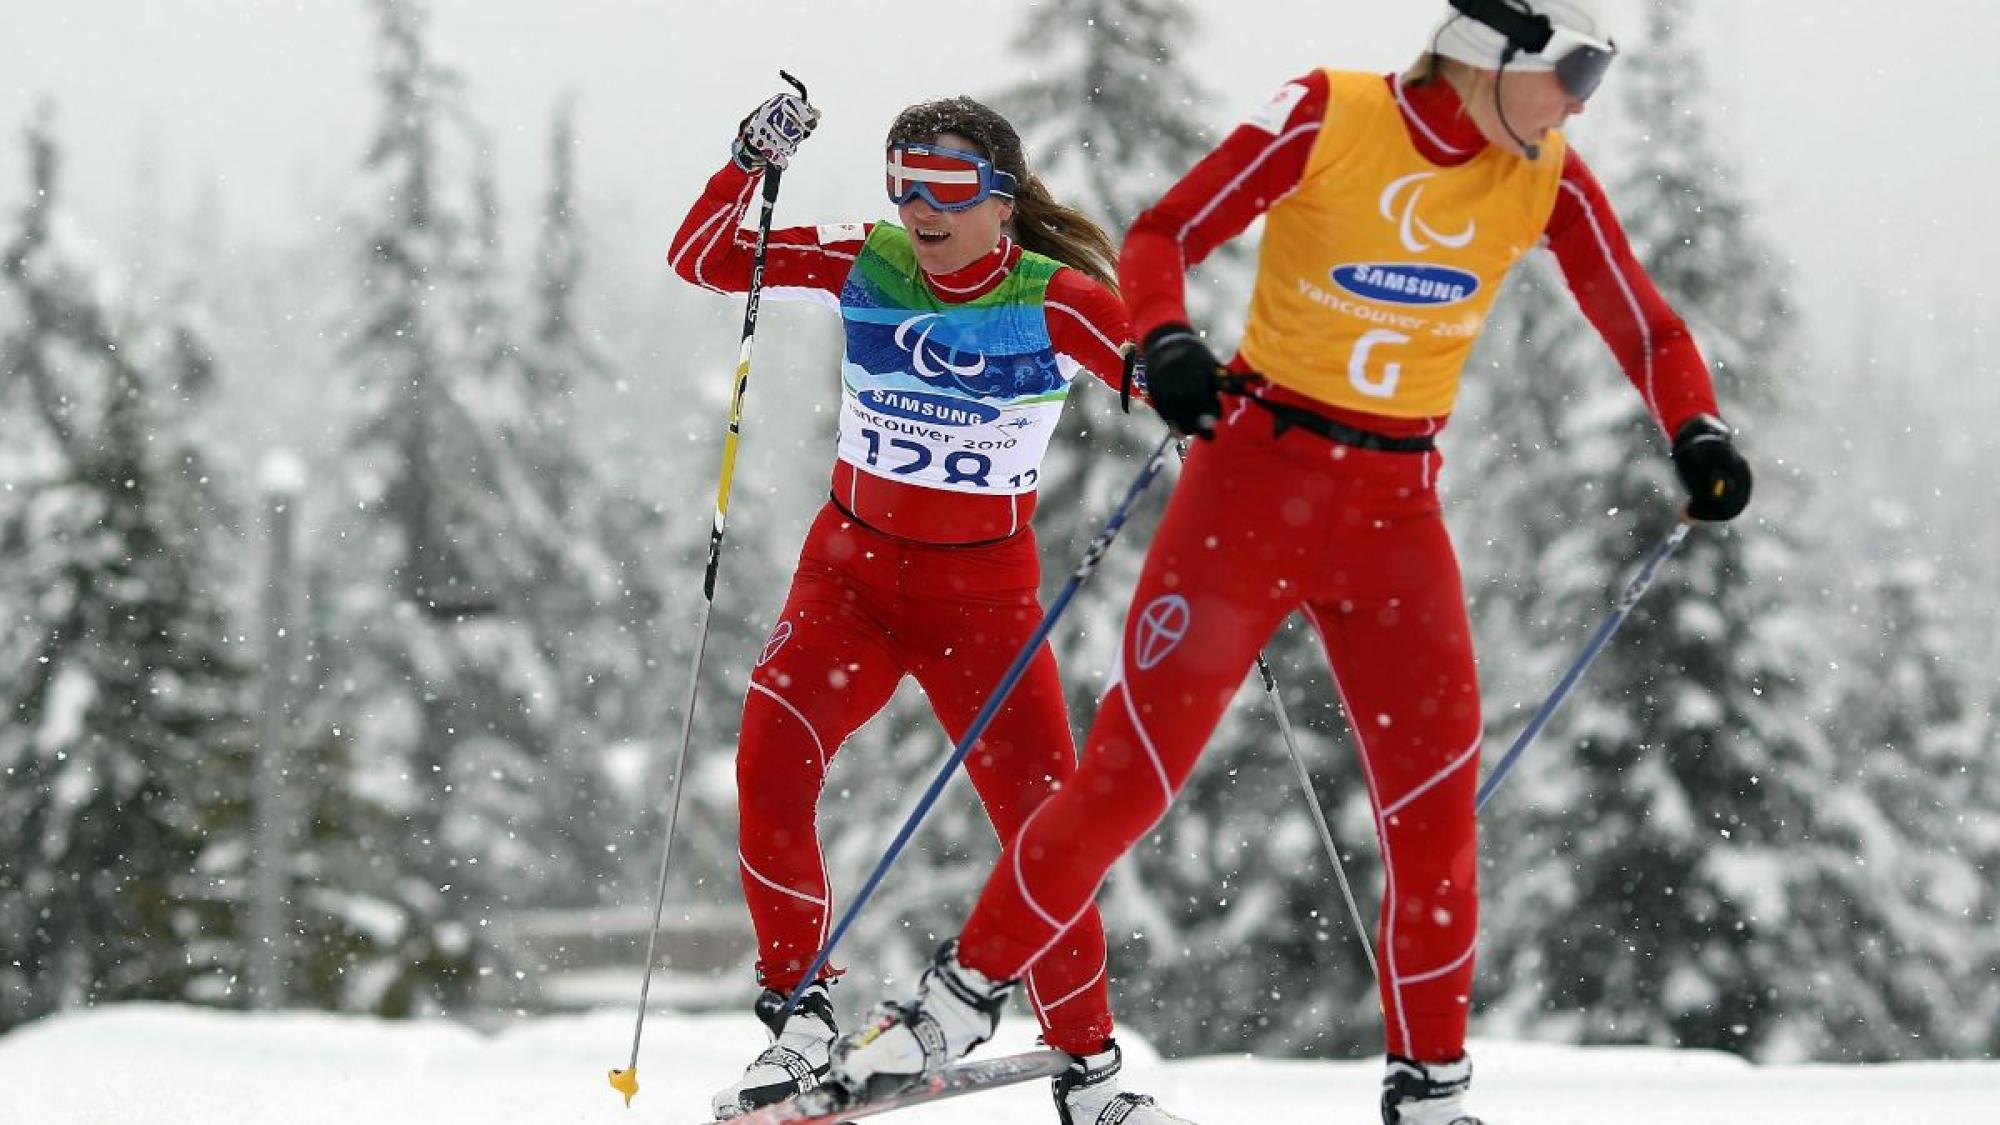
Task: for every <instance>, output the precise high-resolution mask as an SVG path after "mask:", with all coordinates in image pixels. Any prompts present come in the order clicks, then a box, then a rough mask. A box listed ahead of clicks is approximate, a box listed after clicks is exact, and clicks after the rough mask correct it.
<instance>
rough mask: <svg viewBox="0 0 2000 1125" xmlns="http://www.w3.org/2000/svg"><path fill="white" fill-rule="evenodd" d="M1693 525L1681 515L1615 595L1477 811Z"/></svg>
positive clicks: (1497, 770)
mask: <svg viewBox="0 0 2000 1125" xmlns="http://www.w3.org/2000/svg"><path fill="white" fill-rule="evenodd" d="M1693 526H1694V521H1692V520H1691V519H1689V518H1688V516H1687V515H1686V514H1683V515H1682V516H1681V518H1680V520H1679V521H1678V522H1676V523H1675V524H1674V529H1673V530H1672V531H1670V532H1668V533H1667V536H1666V538H1664V539H1662V540H1660V544H1659V546H1657V547H1654V548H1653V553H1652V554H1651V555H1648V556H1647V557H1646V561H1645V562H1644V563H1643V564H1641V565H1640V567H1639V573H1637V574H1635V575H1633V576H1632V580H1631V581H1630V582H1627V583H1626V584H1625V591H1624V593H1622V594H1620V595H1619V596H1618V600H1617V602H1616V603H1614V604H1613V606H1612V609H1611V616H1610V617H1607V618H1605V619H1604V623H1603V624H1601V625H1599V626H1598V627H1597V632H1596V633H1595V634H1593V635H1592V636H1591V638H1590V643H1589V644H1587V645H1585V646H1584V648H1583V653H1582V655H1580V656H1578V657H1577V658H1576V662H1575V663H1574V664H1571V665H1570V666H1569V671H1567V672H1564V673H1563V677H1562V679H1561V680H1560V681H1558V682H1557V683H1556V689H1555V690H1554V691H1552V692H1550V693H1549V697H1548V698H1547V699H1545V700H1543V701H1542V706H1541V709H1540V710H1538V711H1536V712H1535V717H1534V718H1532V719H1529V720H1528V725H1527V727H1526V728H1525V729H1523V730H1522V731H1521V735H1520V737H1519V738H1516V739H1515V740H1514V745H1513V746H1511V747H1509V748H1508V750H1507V753H1505V754H1503V755H1501V758H1500V761H1499V762H1498V763H1497V764H1496V765H1495V766H1494V767H1493V772H1491V773H1489V774H1487V775H1486V780H1485V781H1482V782H1480V784H1479V797H1478V804H1477V806H1476V808H1479V809H1484V808H1485V807H1486V802H1487V801H1489V800H1491V799H1492V798H1493V791H1494V790H1496V789H1498V788H1500V783H1501V782H1503V781H1505V780H1507V774H1508V773H1509V772H1510V771H1512V770H1513V768H1514V766H1515V764H1516V763H1517V762H1519V761H1520V759H1521V755H1522V754H1523V753H1525V752H1526V751H1527V749H1528V744H1529V743H1531V742H1533V741H1534V740H1535V736H1536V735H1538V734H1540V733H1541V731H1542V727H1544V726H1546V725H1547V724H1548V721H1549V719H1550V718H1551V717H1553V716H1554V715H1555V713H1556V708H1558V707H1561V706H1562V704H1563V700H1564V699H1567V698H1568V697H1569V693H1570V689H1571V688H1574V687H1575V686H1576V683H1577V681H1578V680H1580V679H1582V678H1583V673H1584V669H1586V668H1589V667H1590V662H1591V661H1593V660H1595V659H1597V654H1598V653H1599V652H1601V651H1602V650H1603V649H1604V643H1605V642H1606V641H1609V640H1610V639H1611V634H1613V633H1615V632H1617V631H1618V626H1620V625H1622V624H1624V623H1625V617H1626V615H1628V614H1630V613H1631V612H1632V607H1633V606H1635V605H1638V604H1639V599H1640V598H1642V597H1644V596H1645V595H1646V590H1647V588H1648V587H1650V586H1652V584H1653V579H1654V578H1655V577H1657V576H1658V575H1659V573H1660V568H1661V567H1662V566H1664V565H1665V564H1666V561H1667V559H1668V558H1669V557H1671V556H1672V555H1673V553H1674V551H1675V550H1677V549H1678V548H1679V547H1680V545H1681V540H1683V539H1686V538H1687V534H1688V531H1689V529H1691V528H1692V527H1693Z"/></svg>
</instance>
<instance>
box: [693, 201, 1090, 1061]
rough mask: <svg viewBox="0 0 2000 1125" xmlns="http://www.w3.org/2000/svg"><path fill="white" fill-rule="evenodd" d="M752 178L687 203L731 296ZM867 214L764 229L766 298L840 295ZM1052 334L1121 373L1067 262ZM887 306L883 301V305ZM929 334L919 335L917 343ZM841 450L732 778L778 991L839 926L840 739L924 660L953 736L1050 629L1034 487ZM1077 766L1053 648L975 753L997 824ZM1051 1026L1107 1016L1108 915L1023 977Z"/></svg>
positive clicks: (1067, 1030)
mask: <svg viewBox="0 0 2000 1125" xmlns="http://www.w3.org/2000/svg"><path fill="white" fill-rule="evenodd" d="M757 182H758V177H756V176H754V175H751V174H748V173H745V172H743V171H741V170H739V169H738V168H736V166H735V165H733V164H732V165H729V166H726V167H724V168H723V169H722V170H721V171H720V172H718V173H716V174H715V176H714V177H713V178H711V179H710V180H709V183H708V186H707V189H706V190H705V191H704V193H703V195H702V196H701V198H700V199H699V200H697V201H696V203H695V205H694V207H693V208H692V209H691V210H690V211H689V212H688V216H687V218H686V220H685V221H684V222H683V224H682V226H681V229H680V231H679V233H678V234H677V235H676V236H675V238H674V242H673V248H672V251H671V254H670V260H671V262H672V264H673V267H674V269H675V270H676V271H677V272H678V273H679V274H680V275H681V276H682V277H683V278H686V279H687V280H689V281H691V282H693V283H695V284H697V285H701V286H704V287H706V288H709V289H712V290H715V291H716V292H721V293H741V292H744V291H745V290H746V289H747V288H748V286H749V277H750V269H751V262H752V258H753V251H754V246H755V241H754V232H751V231H746V230H744V229H742V225H741V224H742V219H743V215H744V212H745V210H746V209H747V207H748V206H749V203H750V200H751V198H752V196H753V195H754V193H755V191H756V187H757ZM870 229H871V228H870V227H868V226H864V225H861V224H845V225H835V226H820V227H795V228H789V229H783V230H774V231H772V232H771V236H770V241H769V246H768V252H767V256H766V264H765V273H764V283H765V287H766V288H765V290H764V293H765V296H767V297H771V298H776V299H781V300H782V299H795V300H812V301H817V302H819V303H822V304H826V305H828V306H830V307H834V308H839V307H840V305H841V300H842V293H843V289H844V287H845V286H846V283H847V281H848V276H849V273H850V270H851V269H853V268H855V264H856V260H857V257H858V256H859V255H860V254H861V252H862V248H863V244H864V242H865V241H866V239H867V237H868V234H869V232H870ZM1021 255H1022V251H1021V248H1020V247H1019V246H1018V245H1017V244H1016V243H1014V242H1013V241H1012V240H1011V239H1009V238H1003V239H1002V240H1001V243H1000V245H999V246H998V247H997V248H995V250H994V251H993V252H992V253H991V254H988V255H987V256H985V257H984V258H981V259H980V260H979V261H977V262H974V263H973V264H972V265H970V266H968V267H966V268H965V269H963V270H960V271H958V272H956V273H953V274H950V275H946V276H936V277H933V276H928V275H926V276H925V277H924V279H923V280H924V285H925V288H926V289H927V291H928V293H929V294H930V295H931V298H933V299H934V300H935V301H937V302H939V303H940V304H941V305H952V304H961V303H964V302H968V301H972V300H974V299H976V298H978V297H980V296H981V295H982V294H986V293H988V292H990V291H992V290H994V289H995V288H996V286H999V285H1001V284H1002V283H1003V282H1004V281H1005V279H1007V277H1008V276H1009V274H1010V272H1011V271H1013V270H1014V269H1015V267H1016V265H1017V264H1018V263H1019V262H1020V261H1021ZM1042 304H1043V313H1044V318H1045V320H1046V327H1047V332H1048V339H1049V342H1050V346H1051V347H1052V349H1053V351H1054V357H1055V361H1056V363H1057V365H1058V366H1059V367H1060V369H1061V370H1062V371H1063V373H1064V374H1065V375H1066V376H1070V377H1073V376H1074V375H1076V374H1079V373H1081V372H1083V371H1089V372H1091V373H1092V374H1094V375H1096V376H1098V377H1099V378H1101V379H1103V380H1105V381H1106V382H1108V383H1110V384H1111V385H1113V386H1116V385H1117V383H1118V381H1119V380H1120V378H1121V376H1122V372H1123V357H1122V355H1121V353H1120V350H1119V349H1120V348H1121V347H1122V346H1123V345H1124V343H1125V342H1126V341H1127V340H1129V339H1130V332H1129V330H1128V329H1127V327H1126V320H1125V310H1124V307H1123V306H1122V305H1121V304H1120V303H1119V301H1118V298H1117V297H1116V296H1115V295H1114V294H1112V293H1111V292H1110V291H1109V290H1107V289H1106V288H1105V287H1103V286H1102V285H1099V284H1098V283H1097V282H1095V281H1092V280H1091V279H1089V278H1088V277H1086V276H1085V275H1083V274H1082V273H1080V272H1078V271H1076V270H1074V269H1070V268H1067V267H1065V268H1062V269H1059V270H1057V271H1056V272H1055V273H1054V275H1053V276H1052V277H1051V278H1050V279H1049V281H1048V285H1047V289H1046V291H1045V292H1044V294H1043V302H1042ZM871 311H879V310H871ZM918 346H922V342H921V341H919V343H918ZM868 463H869V462H867V461H864V462H863V464H862V465H860V466H857V465H856V464H853V463H850V461H849V460H846V459H842V460H838V461H836V463H835V468H834V475H833V487H832V496H831V499H830V500H829V502H828V504H827V505H826V507H825V508H824V509H822V510H821V512H820V514H819V517H818V518H817V519H816V520H815V521H814V523H813V525H812V529H811V531H810V532H809V533H808V534H807V537H806V542H805V545H804V548H803V549H802V550H801V552H800V554H799V564H798V570H797V571H796V573H795V574H794V575H793V579H792V587H791V593H790V595H789V596H788V598H787V599H786V602H785V606H784V609H783V611H782V612H781V613H780V614H779V617H778V621H777V624H776V626H775V627H774V629H773V631H772V633H771V636H770V639H769V640H768V641H767V642H766V643H765V646H764V650H763V652H762V654H761V656H760V657H759V659H758V662H757V666H756V668H755V670H754V671H753V672H752V673H751V677H750V690H749V694H748V696H747V697H746V699H745V701H744V705H743V727H742V735H741V739H740V741H739V742H738V745H737V757H736V779H737V793H738V812H739V816H740V842H739V848H740V856H741V860H742V868H741V870H742V875H743V888H744V897H745V899H746V901H747V903H748V905H749V908H750V915H751V918H752V920H753V921H754V923H755V926H756V930H757V940H758V947H759V958H758V965H757V969H758V976H759V979H760V980H761V981H762V982H763V983H764V984H765V986H766V987H770V988H776V989H781V990H789V989H791V988H794V987H796V986H797V984H798V983H799V980H800V977H801V976H802V975H803V974H804V972H805V970H806V968H807V967H808V966H809V965H810V963H811V961H812V958H813V955H814V954H815V953H817V952H818V951H819V948H820V946H821V945H822V944H823V943H824V942H825V940H826V938H827V935H828V931H829V928H830V926H831V922H832V901H831V895H830V893H829V888H828V884H827V876H826V864H825V861H824V858H823V857H822V855H821V853H820V848H819V836H818V830H817V826H816V810H817V805H818V801H819V795H820V792H821V790H822V789H823V787H824V785H825V782H826V776H827V770H828V768H829V767H830V766H831V765H832V762H833V758H834V756H835V754H836V753H837V752H838V751H839V749H840V747H841V745H842V743H843V742H844V741H845V740H846V738H847V737H848V736H849V735H850V734H852V733H854V731H855V730H857V729H859V728H860V726H861V724H863V723H864V722H866V721H867V720H868V719H869V717H870V716H872V715H874V714H875V713H876V712H877V711H879V710H880V709H881V708H882V706H883V705H884V704H885V703H887V702H888V700H889V697H890V695H891V694H892V693H893V692H894V691H895V689H896V686H897V684H899V683H900V682H901V681H902V679H903V677H904V676H905V675H909V676H914V677H915V678H916V680H917V682H918V684H919V685H921V686H922V688H923V690H924V693H925V694H926V695H927V696H928V697H929V699H930V703H931V707H932V709H933V710H934V711H935V712H936V714H937V716H938V719H939V721H940V722H942V723H943V725H944V728H945V730H946V732H947V733H948V734H949V735H950V736H951V738H952V740H953V741H954V742H956V741H957V740H958V739H959V738H960V736H961V735H962V734H963V732H964V731H965V729H966V728H967V727H968V726H969V725H970V723H971V721H972V719H973V717H974V716H975V715H977V713H978V712H979V710H980V708H981V707H983V706H984V705H985V703H986V699H987V696H988V694H989V693H990V692H991V690H992V689H993V687H994V685H995V684H997V683H998V682H999V680H1000V677H1001V675H1002V674H1003V673H1004V672H1005V671H1006V669H1007V666H1008V665H1009V664H1010V663H1011V662H1012V661H1013V659H1014V657H1015V656H1016V654H1018V653H1019V652H1020V651H1021V647H1022V646H1023V645H1024V644H1025V643H1026V642H1027V640H1028V638H1029V636H1030V635H1032V634H1033V633H1034V631H1035V629H1036V628H1037V627H1038V626H1039V625H1040V623H1041V620H1042V607H1041V604H1040V602H1039V601H1038V600H1037V594H1036V590H1037V586H1038V583H1039V581H1040V577H1041V571H1040V564H1039V561H1038V559H1037V557H1036V548H1035V538H1034V532H1033V531H1032V529H1031V528H1030V527H1029V525H1028V520H1029V517H1030V515H1031V514H1032V513H1033V511H1034V503H1035V493H1034V492H1033V491H1032V490H1031V491H1026V492H1017V493H1013V494H1009V495H988V494H977V493H969V492H963V491H959V492H953V491H945V490H941V489H936V488H928V487H922V486H919V485H916V484H912V483H909V482H908V481H907V480H903V479H897V478H895V477H893V476H890V475H882V474H878V473H877V472H874V471H870V470H869V469H867V468H866V467H865V466H866V465H867V464H868ZM1075 769H1076V747H1075V741H1074V738H1073V737H1072V735H1071V733H1070V727H1069V716H1068V712H1067V709H1066V707H1065V704H1064V701H1063V693H1062V685H1061V683H1060V681H1059V680H1058V678H1057V674H1056V664H1055V658H1054V656H1053V655H1052V653H1051V652H1050V650H1049V648H1048V646H1047V645H1046V644H1044V645H1043V646H1042V649H1041V652H1040V653H1039V654H1038V655H1037V657H1036V659H1035V660H1034V662H1033V663H1032V664H1031V665H1030V666H1029V668H1028V671H1027V673H1026V675H1025V676H1024V677H1023V678H1022V679H1021V681H1020V683H1019V684H1018V685H1017V686H1016V687H1015V689H1014V691H1013V693H1012V694H1011V695H1010V696H1009V697H1008V701H1007V703H1006V705H1005V706H1004V707H1002V708H1001V709H1000V711H999V713H998V714H997V715H996V716H995V718H994V720H993V722H992V723H991V725H990V726H988V728H987V729H986V731H985V733H984V734H983V735H982V736H981V738H980V740H979V744H978V746H977V747H976V748H975V749H974V751H973V752H972V754H971V755H970V756H969V757H968V758H967V759H966V770H967V772H968V773H969V774H970V776H971V779H972V783H973V785H974V787H975V788H976V789H977V791H978V793H979V797H980V800H981V801H982V802H983V803H984V805H985V807H986V811H987V814H988V815H989V816H990V817H991V818H992V821H993V825H994V828H995V830H996V831H997V832H998V833H999V834H1000V838H1001V839H1008V838H1011V837H1012V836H1014V834H1015V833H1016V832H1018V831H1019V829H1020V826H1021V824H1022V823H1023V820H1024V819H1025V817H1026V816H1027V815H1028V813H1029V812H1030V811H1032V810H1033V809H1034V808H1035V807H1036V806H1037V805H1039V804H1040V803H1042V801H1043V800H1044V799H1045V798H1047V796H1048V795H1049V794H1050V793H1051V792H1052V791H1053V790H1054V789H1056V788H1057V787H1059V786H1060V785H1061V784H1063V783H1064V782H1066V781H1067V780H1068V779H1069V777H1070V776H1071V774H1073V773H1074V772H1075ZM1028 984H1029V988H1028V993H1029V999H1030V1000H1031V1002H1032V1003H1033V1005H1034V1007H1035V1012H1036V1014H1037V1016H1038V1017H1039V1018H1040V1020H1041V1023H1042V1027H1043V1029H1044V1038H1045V1039H1046V1040H1047V1042H1048V1043H1049V1044H1050V1045H1051V1046H1054V1047H1056V1048H1059V1049H1061V1050H1066V1051H1070V1052H1071V1053H1074V1054H1079V1055H1084V1054H1092V1053H1095V1052H1097V1051H1099V1050H1100V1049H1102V1045H1103V1043H1104V1041H1105V1040H1106V1039H1107V1038H1108V1037H1109V1036H1110V1034H1111V1031H1112V1019H1111V1012H1110V1005H1109V994H1108V989H1107V986H1106V970H1105V951H1104V932H1103V927H1102V926H1101V925H1100V923H1099V922H1098V919H1097V916H1096V912H1095V911H1088V912H1086V913H1085V915H1084V916H1083V917H1082V918H1080V919H1079V920H1078V922H1077V924H1076V925H1075V926H1074V927H1072V928H1070V929H1069V930H1068V931H1067V932H1066V933H1065V934H1064V936H1063V939H1062V940H1061V941H1060V942H1059V943H1057V944H1056V945H1055V946H1054V947H1053V949H1052V950H1051V952H1050V953H1049V955H1048V956H1046V957H1044V958H1042V959H1041V961H1040V962H1039V963H1038V964H1037V965H1036V966H1035V968H1034V970H1033V972H1032V973H1030V974H1029V978H1028Z"/></svg>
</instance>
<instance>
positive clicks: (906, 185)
mask: <svg viewBox="0 0 2000 1125" xmlns="http://www.w3.org/2000/svg"><path fill="white" fill-rule="evenodd" d="M1015 189H1016V184H1015V182H1014V177H1013V176H1012V175H1010V174H1008V173H1006V172H1002V171H1000V170H999V169H998V168H995V167H994V166H993V162H992V161H991V160H988V159H986V158H985V157H983V156H981V155H979V154H978V153H976V152H966V151H964V150H963V149H956V148H941V147H939V146H937V145H924V144H912V143H909V142H907V141H906V142H902V143H898V144H893V145H890V146H889V201H890V202H891V203H894V204H896V205H898V206H901V205H902V204H905V203H908V202H909V201H910V200H912V199H915V198H917V197H918V196H922V197H923V198H924V199H925V201H926V202H928V203H929V204H930V205H931V206H933V207H935V208H937V209H938V210H940V211H964V210H967V209H969V208H972V207H977V206H979V205H980V204H981V203H984V202H985V201H986V197H987V196H989V195H999V196H1005V197H1006V198H1008V199H1012V198H1014V192H1015Z"/></svg>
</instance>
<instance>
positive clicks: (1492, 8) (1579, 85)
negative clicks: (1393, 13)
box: [1451, 0, 1618, 102]
mask: <svg viewBox="0 0 2000 1125" xmlns="http://www.w3.org/2000/svg"><path fill="white" fill-rule="evenodd" d="M1451 6H1452V7H1453V8H1454V9H1456V10H1457V11H1458V12H1459V13H1460V14H1461V15H1463V16H1465V17H1467V18H1468V19H1471V20H1473V21H1475V22H1477V23H1482V24H1485V25H1486V26H1487V27H1490V28H1492V29H1493V30H1494V31H1497V32H1499V33H1500V35H1501V37H1502V38H1504V39H1505V40H1506V41H1507V53H1506V54H1504V55H1502V56H1501V57H1500V65H1501V67H1503V68H1504V67H1506V65H1507V64H1508V63H1509V62H1511V61H1513V59H1514V58H1515V57H1516V56H1517V55H1522V54H1525V55H1532V56H1534V59H1535V62H1536V63H1538V64H1540V65H1538V66H1532V67H1529V68H1526V69H1536V70H1539V69H1542V68H1543V67H1547V68H1548V69H1550V70H1553V71H1555V72H1556V81H1557V82H1558V83H1560V84H1561V85H1562V88H1563V90H1564V91H1566V92H1567V93H1568V94H1569V96H1570V97H1573V98H1575V99H1576V100H1577V101H1580V102H1581V101H1589V100H1590V95H1592V94H1595V93H1596V92H1597V87H1598V85H1599V84H1600V83H1602V82H1603V81H1604V74H1605V72H1606V71H1608V70H1610V69H1611V61H1612V60H1613V59H1615V58H1617V57H1618V45H1617V44H1616V43H1613V42H1612V41H1611V40H1609V39H1598V38H1595V37H1593V36H1589V35H1585V34H1583V33H1582V32H1580V31H1577V30H1575V29H1574V28H1568V27H1564V26H1562V25H1561V24H1559V23H1556V22H1555V21H1554V20H1551V19H1550V18H1549V17H1548V16H1546V15H1543V14H1541V13H1540V12H1535V11H1531V10H1529V9H1528V8H1526V7H1525V6H1523V5H1522V4H1521V3H1520V2H1519V0H1451Z"/></svg>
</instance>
